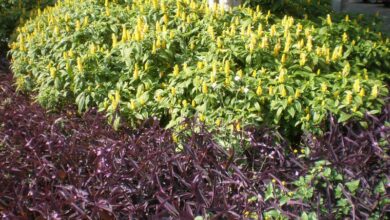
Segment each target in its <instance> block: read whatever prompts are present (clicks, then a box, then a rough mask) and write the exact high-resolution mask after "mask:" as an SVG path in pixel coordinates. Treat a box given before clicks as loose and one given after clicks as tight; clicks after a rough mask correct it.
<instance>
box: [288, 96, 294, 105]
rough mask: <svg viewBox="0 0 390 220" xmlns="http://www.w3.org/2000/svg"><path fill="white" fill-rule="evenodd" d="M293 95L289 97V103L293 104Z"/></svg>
mask: <svg viewBox="0 0 390 220" xmlns="http://www.w3.org/2000/svg"><path fill="white" fill-rule="evenodd" d="M293 100H294V99H293V97H292V96H289V97H288V99H287V104H291V103H292V102H293Z"/></svg>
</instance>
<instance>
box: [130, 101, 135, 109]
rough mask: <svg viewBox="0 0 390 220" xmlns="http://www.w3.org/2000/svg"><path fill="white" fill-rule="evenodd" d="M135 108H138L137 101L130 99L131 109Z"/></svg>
mask: <svg viewBox="0 0 390 220" xmlns="http://www.w3.org/2000/svg"><path fill="white" fill-rule="evenodd" d="M135 108H136V105H135V101H134V100H131V101H130V109H131V110H134V109H135Z"/></svg>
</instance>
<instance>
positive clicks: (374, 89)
mask: <svg viewBox="0 0 390 220" xmlns="http://www.w3.org/2000/svg"><path fill="white" fill-rule="evenodd" d="M377 97H378V86H377V85H374V87H372V90H371V98H377Z"/></svg>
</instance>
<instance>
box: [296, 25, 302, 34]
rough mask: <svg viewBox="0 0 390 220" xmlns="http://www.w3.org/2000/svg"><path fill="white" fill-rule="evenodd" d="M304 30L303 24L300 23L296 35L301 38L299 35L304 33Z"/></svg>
mask: <svg viewBox="0 0 390 220" xmlns="http://www.w3.org/2000/svg"><path fill="white" fill-rule="evenodd" d="M302 30H303V26H302V24H301V23H298V24H297V29H296V32H295V34H296V35H297V36H299V34H300V33H301V32H302Z"/></svg>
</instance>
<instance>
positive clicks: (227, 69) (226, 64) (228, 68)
mask: <svg viewBox="0 0 390 220" xmlns="http://www.w3.org/2000/svg"><path fill="white" fill-rule="evenodd" d="M225 74H226V75H229V74H230V61H229V60H226V61H225Z"/></svg>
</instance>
